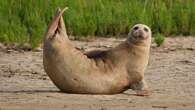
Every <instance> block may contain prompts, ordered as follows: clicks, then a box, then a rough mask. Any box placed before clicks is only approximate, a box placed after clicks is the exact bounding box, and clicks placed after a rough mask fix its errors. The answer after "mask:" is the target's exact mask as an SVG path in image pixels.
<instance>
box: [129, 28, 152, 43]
mask: <svg viewBox="0 0 195 110" xmlns="http://www.w3.org/2000/svg"><path fill="white" fill-rule="evenodd" d="M151 36H152V32H151V30H150V28H149V27H148V26H146V25H144V24H136V25H134V26H133V27H132V28H131V30H130V32H129V34H128V41H129V42H131V43H147V44H150V42H151Z"/></svg>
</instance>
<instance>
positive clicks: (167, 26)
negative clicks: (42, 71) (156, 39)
mask: <svg viewBox="0 0 195 110" xmlns="http://www.w3.org/2000/svg"><path fill="white" fill-rule="evenodd" d="M66 6H68V7H69V10H68V11H66V12H65V14H64V20H65V23H66V27H67V30H68V34H69V35H73V36H75V37H76V38H79V37H81V36H82V37H88V36H120V35H126V34H127V33H128V31H129V28H130V27H131V26H133V25H134V24H136V23H144V24H147V25H149V26H150V27H151V28H152V31H153V33H154V34H155V33H156V34H157V33H160V34H163V35H164V36H170V35H171V36H174V35H185V36H187V35H192V36H194V35H195V0H0V42H4V43H8V44H9V43H17V44H19V45H22V44H24V43H30V44H31V46H32V47H36V46H37V45H39V44H40V43H41V42H42V38H43V35H44V33H45V30H46V28H47V25H48V23H49V21H50V20H51V19H52V16H53V15H54V13H55V11H56V9H57V7H61V8H63V7H66Z"/></svg>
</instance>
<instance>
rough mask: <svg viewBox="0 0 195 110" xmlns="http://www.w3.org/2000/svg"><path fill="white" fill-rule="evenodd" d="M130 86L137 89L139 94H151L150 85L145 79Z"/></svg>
mask: <svg viewBox="0 0 195 110" xmlns="http://www.w3.org/2000/svg"><path fill="white" fill-rule="evenodd" d="M130 88H131V89H133V90H135V91H136V95H137V96H149V95H150V90H149V89H148V85H147V83H146V81H145V80H144V79H143V80H141V81H140V82H138V83H134V84H132V85H131V87H130Z"/></svg>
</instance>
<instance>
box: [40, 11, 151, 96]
mask: <svg viewBox="0 0 195 110" xmlns="http://www.w3.org/2000/svg"><path fill="white" fill-rule="evenodd" d="M66 9H67V8H65V9H63V10H62V11H61V10H58V11H57V13H56V15H55V16H54V18H53V20H52V21H51V23H50V25H49V27H48V30H47V32H46V34H45V37H44V47H43V65H44V69H45V71H46V73H47V74H48V75H49V77H50V78H51V80H52V81H53V83H54V84H55V85H56V86H57V87H58V88H59V89H60V90H61V91H63V92H68V93H80V94H115V93H120V92H123V91H124V90H127V89H134V90H136V91H137V94H138V95H148V88H147V85H146V82H145V80H144V71H145V69H146V66H147V64H148V59H149V51H150V44H151V30H150V28H149V27H147V26H146V25H143V24H137V25H135V26H134V27H133V28H132V29H131V30H130V32H129V34H128V37H127V39H126V40H125V41H124V42H122V43H121V44H119V45H118V46H116V47H114V48H112V49H109V50H102V51H101V50H97V51H91V52H87V53H82V52H81V51H79V50H77V49H76V48H75V47H74V45H73V44H72V43H71V41H70V40H69V39H68V36H67V34H66V29H65V25H64V21H63V18H62V14H63V12H64V11H65V10H66Z"/></svg>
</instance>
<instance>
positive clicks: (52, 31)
mask: <svg viewBox="0 0 195 110" xmlns="http://www.w3.org/2000/svg"><path fill="white" fill-rule="evenodd" d="M67 9H68V7H66V8H64V9H63V10H61V9H60V8H58V10H57V12H56V15H55V16H54V18H53V19H52V21H51V22H50V24H49V27H48V29H47V32H46V35H45V38H44V40H46V39H49V38H52V37H55V35H56V33H57V32H58V33H59V34H63V36H64V37H67V38H68V36H67V33H66V28H65V24H64V20H63V17H62V15H63V13H64V12H65V11H66V10H67Z"/></svg>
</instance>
